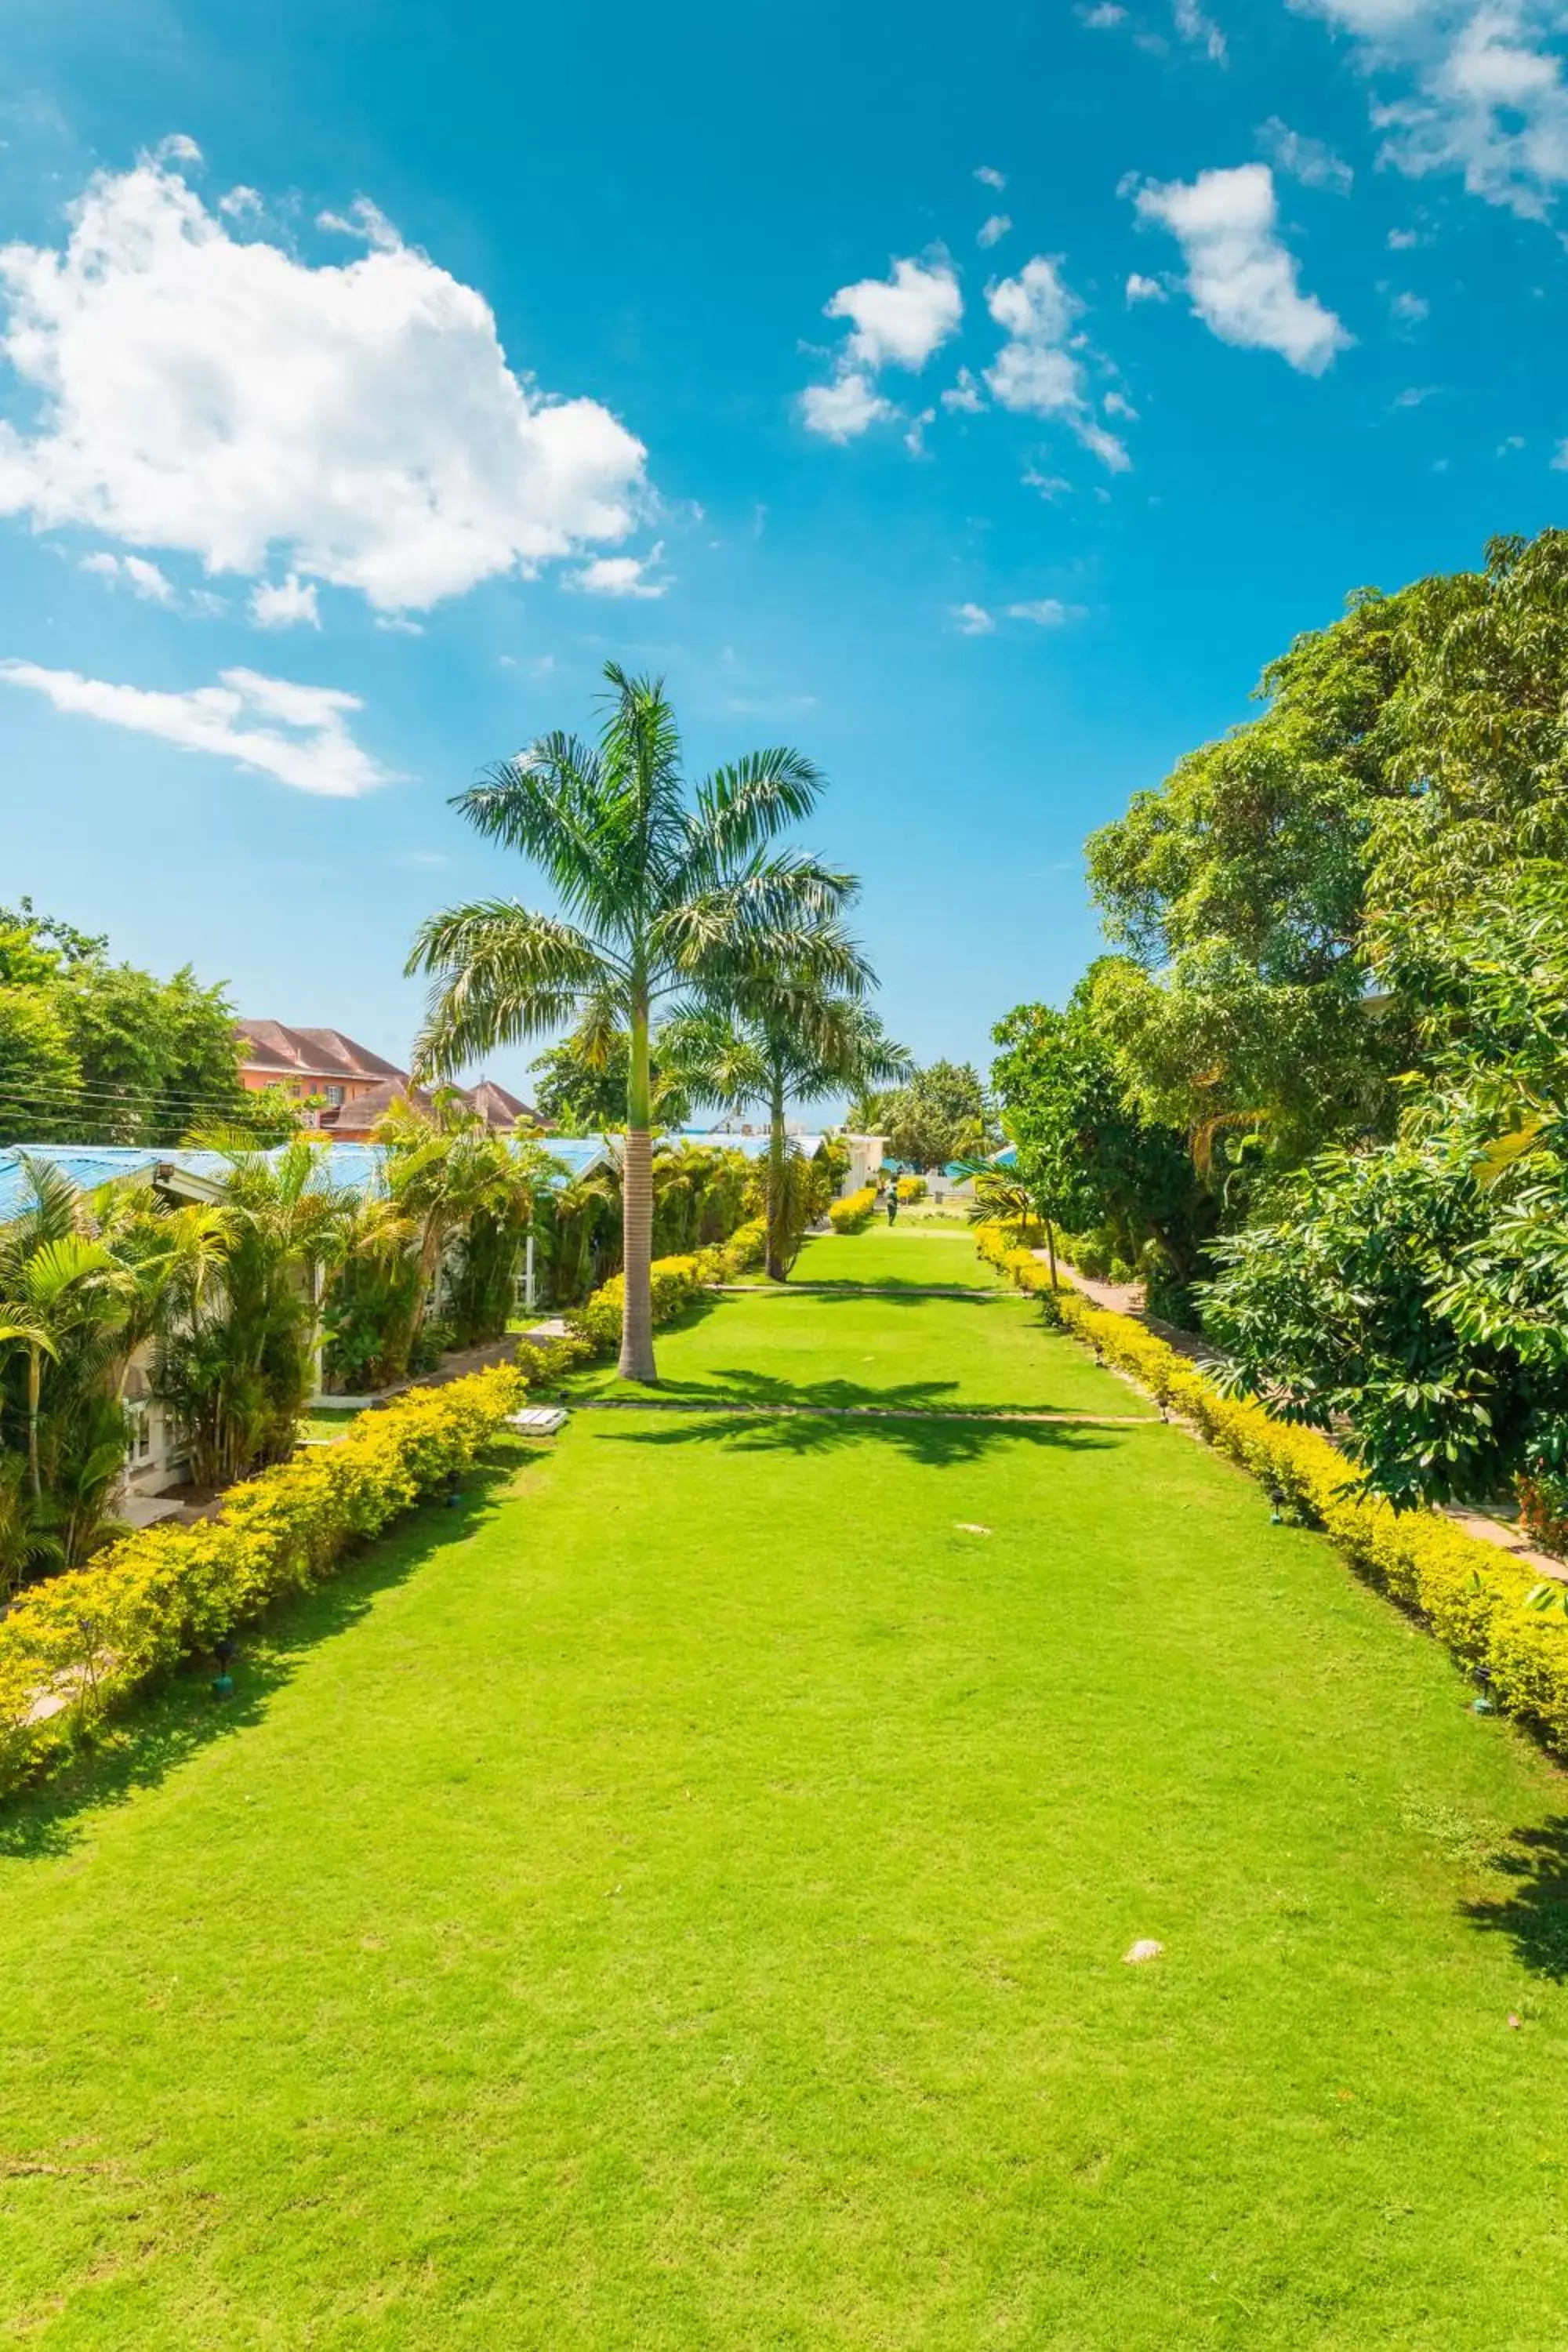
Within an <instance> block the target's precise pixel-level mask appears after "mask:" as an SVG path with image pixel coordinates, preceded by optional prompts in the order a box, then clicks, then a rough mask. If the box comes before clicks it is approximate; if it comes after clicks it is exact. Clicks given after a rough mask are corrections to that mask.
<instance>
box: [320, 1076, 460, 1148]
mask: <svg viewBox="0 0 1568 2352" xmlns="http://www.w3.org/2000/svg"><path fill="white" fill-rule="evenodd" d="M396 1103H406V1104H407V1106H408V1108H409V1109H410V1110H416V1111H422V1112H424V1113H426V1115H427V1114H428V1113H429V1112H431V1111H432V1110H434V1109H435V1108H436V1106H435V1104H434V1103H433V1102H432V1100H431V1098H430V1097H429V1096H428V1095H427V1094H426V1091H425V1089H424V1087H411V1086H410V1085H409V1083H408V1081H407V1079H406V1078H386V1079H384V1080H383V1082H382V1084H381V1085H380V1086H379V1087H371V1088H370V1090H369V1092H368V1093H366V1094H363V1095H355V1096H354V1097H353V1100H352V1101H350V1102H345V1103H340V1104H339V1105H338V1106H337V1108H335V1109H333V1110H324V1111H323V1112H322V1113H321V1129H322V1132H323V1133H331V1134H333V1135H342V1134H345V1133H347V1132H348V1131H349V1130H350V1129H353V1132H354V1133H356V1134H357V1133H358V1132H359V1130H360V1129H362V1128H363V1129H364V1130H365V1132H366V1133H367V1134H368V1133H369V1131H370V1129H372V1128H373V1127H374V1125H375V1122H376V1120H377V1119H378V1118H382V1117H383V1116H384V1114H385V1113H386V1112H387V1111H389V1110H391V1109H392V1108H393V1107H394V1105H395V1104H396Z"/></svg>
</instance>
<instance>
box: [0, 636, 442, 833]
mask: <svg viewBox="0 0 1568 2352" xmlns="http://www.w3.org/2000/svg"><path fill="white" fill-rule="evenodd" d="M0 678H5V679H7V680H8V681H9V682H10V684H12V685H13V686H26V687H31V688H34V689H35V690H36V691H37V693H39V694H44V695H47V697H48V698H49V700H50V701H51V702H52V703H53V704H54V706H55V709H57V710H60V711H66V712H69V713H73V714H79V715H80V716H82V717H84V718H89V719H102V720H103V721H104V722H105V723H106V724H108V725H109V726H111V727H124V728H128V729H130V730H131V731H132V733H134V734H138V735H156V736H159V737H161V738H162V740H163V741H164V742H166V743H176V744H178V745H179V746H180V748H181V749H182V750H183V751H208V752H212V753H214V754H216V757H218V758H219V759H225V760H232V761H235V762H236V764H237V766H239V767H242V768H249V769H253V770H256V771H258V772H259V773H261V774H262V775H268V776H275V777H276V778H277V779H278V781H279V783H284V784H292V785H294V786H295V787H296V788H297V789H298V790H299V791H300V792H302V793H323V794H326V795H328V796H329V797H331V798H333V799H340V800H352V799H353V798H355V797H356V796H357V795H358V794H359V793H368V792H371V791H374V788H375V786H376V785H378V784H388V783H395V782H397V778H396V777H395V775H394V774H393V772H392V771H391V770H390V769H389V768H384V767H383V766H382V764H381V762H380V761H378V760H374V759H373V758H372V757H371V755H370V753H369V752H368V751H362V750H361V748H360V746H359V745H358V744H357V743H356V742H355V741H354V740H353V736H352V735H351V734H350V732H349V730H348V725H347V719H348V714H349V713H350V712H351V711H354V710H360V709H363V703H362V702H361V701H360V699H359V697H358V696H357V695H353V694H342V693H339V692H337V691H336V690H334V689H333V688H330V687H321V686H295V685H292V684H290V682H289V680H288V679H286V678H280V677H261V676H260V675H259V674H258V672H257V671H255V670H251V669H226V670H225V671H223V673H222V675H221V677H220V681H219V683H218V684H217V685H216V686H201V687H195V688H192V689H191V690H190V691H189V692H188V693H184V694H162V693H156V692H153V691H150V690H148V689H147V688H142V687H139V686H111V685H108V684H106V683H105V682H104V681H103V680H101V679H100V678H92V677H79V675H78V674H77V672H76V671H75V670H69V669H42V668H40V667H38V665H37V663H36V662H25V661H0Z"/></svg>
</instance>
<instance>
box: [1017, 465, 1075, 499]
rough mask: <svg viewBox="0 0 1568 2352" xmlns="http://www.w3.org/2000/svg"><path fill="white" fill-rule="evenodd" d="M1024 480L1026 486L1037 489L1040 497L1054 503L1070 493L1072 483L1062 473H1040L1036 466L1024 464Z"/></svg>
mask: <svg viewBox="0 0 1568 2352" xmlns="http://www.w3.org/2000/svg"><path fill="white" fill-rule="evenodd" d="M1024 481H1025V485H1026V488H1029V489H1031V490H1038V492H1039V494H1040V496H1041V498H1043V499H1047V501H1049V502H1050V503H1051V504H1052V505H1054V504H1055V502H1056V500H1057V499H1061V498H1067V497H1069V496H1070V495H1071V491H1072V484H1071V483H1070V482H1069V481H1068V479H1067V478H1066V477H1065V476H1064V475H1062V474H1042V473H1041V472H1040V470H1039V467H1037V466H1026V467H1025V468H1024Z"/></svg>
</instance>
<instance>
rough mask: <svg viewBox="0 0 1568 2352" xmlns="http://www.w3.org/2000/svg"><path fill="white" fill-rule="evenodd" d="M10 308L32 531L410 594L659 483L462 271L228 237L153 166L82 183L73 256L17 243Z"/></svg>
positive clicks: (461, 578)
mask: <svg viewBox="0 0 1568 2352" xmlns="http://www.w3.org/2000/svg"><path fill="white" fill-rule="evenodd" d="M373 210H374V208H366V209H363V210H361V211H359V212H358V213H357V215H356V222H355V224H354V225H355V226H357V230H358V233H359V234H360V235H362V236H369V235H370V233H371V213H372V211H373ZM375 218H376V219H378V220H379V215H375ZM0 306H3V309H4V323H3V326H0V354H3V355H4V357H5V359H6V360H7V361H8V362H9V363H10V366H11V368H12V370H13V371H14V372H15V374H16V377H18V378H19V379H20V380H21V382H22V383H23V384H24V385H26V387H27V388H28V389H29V390H30V391H32V392H33V393H35V394H37V395H39V396H40V399H41V403H42V414H41V416H40V419H39V421H38V422H37V424H36V425H32V426H20V427H18V426H17V425H12V424H5V425H0V512H10V513H26V514H27V515H29V516H30V517H31V518H32V519H33V520H34V522H35V523H36V524H37V525H39V526H47V525H53V524H85V525H88V526H89V527H91V528H93V529H96V530H100V531H101V532H103V533H105V534H106V535H108V536H110V537H112V538H115V539H119V540H121V541H130V542H131V543H132V545H136V546H142V547H158V548H170V549H176V550H181V551H185V552H187V553H190V554H193V555H195V556H198V557H199V558H200V559H201V561H202V562H204V564H205V567H206V569H207V571H208V572H215V573H216V572H242V573H245V572H247V573H250V574H253V575H254V574H257V573H260V572H264V571H265V570H266V569H267V566H268V558H269V555H270V554H271V553H272V552H273V551H281V552H282V553H283V554H284V555H285V556H286V558H287V561H288V562H289V566H290V567H291V568H292V569H293V570H295V571H296V572H299V573H300V575H301V576H303V577H309V578H314V579H317V580H324V581H328V582H331V583H333V584H334V585H336V586H340V587H347V588H355V589H358V590H360V591H361V592H362V593H363V594H364V595H365V596H367V597H368V598H369V599H370V601H371V603H372V604H375V605H376V606H378V607H379V608H380V609H382V610H384V611H397V610H399V609H404V608H408V607H414V608H420V607H424V606H426V605H429V604H435V603H436V602H437V600H438V599H439V598H441V597H444V596H450V595H458V594H461V593H463V592H464V591H465V590H467V589H469V588H471V587H473V586H474V585H475V583H477V582H479V581H480V580H484V579H488V578H490V577H492V576H494V575H495V574H497V573H501V572H511V571H514V570H516V569H517V568H519V567H520V566H521V567H523V568H525V569H526V568H528V567H531V566H532V565H535V564H537V563H539V562H542V561H545V560H547V559H550V558H554V557H561V556H566V555H571V554H574V553H577V552H581V551H584V549H585V547H587V546H590V545H592V544H593V543H594V542H595V541H597V542H601V543H602V542H604V541H611V542H614V541H617V540H620V539H622V538H624V537H625V536H626V533H627V532H628V531H629V530H631V528H632V527H633V524H634V522H635V520H636V518H637V508H638V506H639V503H640V502H641V500H642V499H643V497H644V495H645V489H646V485H645V478H644V460H645V455H646V453H645V451H644V449H643V446H642V445H641V443H640V442H638V441H637V440H636V439H635V438H634V436H632V435H631V434H630V433H628V432H627V431H626V428H625V427H624V426H623V425H620V424H619V423H618V422H617V421H616V418H615V417H614V416H612V415H610V413H609V411H608V410H607V409H605V408H604V407H602V406H601V405H600V404H598V403H597V402H596V401H593V400H586V399H574V400H552V399H549V398H547V397H546V396H545V395H543V394H541V393H540V392H539V391H538V390H537V388H536V387H535V386H534V385H533V384H532V383H531V382H530V381H529V380H528V379H526V378H521V379H520V378H519V377H518V376H517V375H515V374H514V373H512V371H511V370H510V368H509V366H508V364H507V361H506V356H505V354H504V353H503V352H502V350H501V347H500V341H499V340H498V337H497V334H496V325H495V320H494V317H493V315H492V314H491V311H490V310H489V305H488V304H487V303H486V302H485V301H484V299H483V298H482V297H481V296H480V295H479V294H478V293H476V292H475V291H474V289H472V288H471V287H467V286H464V285H462V284H460V283H459V282H458V279H456V278H452V277H450V276H448V274H447V272H446V271H445V270H443V269H440V268H437V267H436V265H435V264H434V263H433V262H431V261H429V260H427V259H426V257H425V256H424V255H423V254H421V253H417V252H415V251H412V250H410V249H409V248H408V247H405V246H402V245H398V244H392V245H384V244H383V245H377V246H373V247H372V249H371V250H369V251H367V252H366V253H364V254H363V255H362V256H361V257H359V258H358V259H357V260H354V261H352V262H350V263H348V264H347V265H346V266H342V267H335V268H320V269H315V268H310V267H309V266H308V265H307V264H306V263H304V262H302V261H300V260H298V259H296V258H295V257H294V256H293V255H292V254H290V253H287V252H284V251H283V250H282V249H281V248H280V247H278V246H275V245H272V244H269V243H268V242H266V241H265V240H264V239H260V238H254V239H251V240H250V241H248V242H237V241H236V240H235V239H234V238H232V237H231V236H230V235H229V233H228V230H227V228H226V226H225V225H224V223H223V221H222V220H221V219H219V218H217V217H216V216H215V215H213V214H211V213H209V212H208V211H207V210H206V208H205V205H203V203H202V201H201V199H200V197H199V196H197V195H196V194H195V193H194V192H193V191H192V190H191V189H190V187H188V186H187V184H186V183H185V181H184V179H183V178H182V177H181V176H180V175H179V174H178V173H175V172H172V171H169V170H166V169H164V168H162V167H161V166H160V165H159V164H158V163H156V162H155V161H153V160H144V161H143V162H142V163H140V164H139V165H138V166H137V167H136V168H135V169H134V170H133V171H130V172H126V173H118V174H116V173H100V174H99V175H98V177H96V178H95V179H94V180H93V181H92V182H91V183H90V184H89V187H88V190H87V192H86V194H85V195H84V196H83V197H82V198H81V199H80V201H79V203H78V204H77V205H76V206H75V207H74V208H73V213H72V218H71V226H70V232H69V236H68V243H67V245H66V247H65V249H64V250H63V251H55V250H53V249H51V248H49V247H32V246H26V245H22V244H13V245H10V246H7V247H4V248H3V249H0Z"/></svg>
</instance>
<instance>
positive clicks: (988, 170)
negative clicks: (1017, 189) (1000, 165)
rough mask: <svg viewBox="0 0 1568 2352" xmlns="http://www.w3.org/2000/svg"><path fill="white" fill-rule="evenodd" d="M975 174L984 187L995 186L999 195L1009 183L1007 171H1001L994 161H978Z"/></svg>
mask: <svg viewBox="0 0 1568 2352" xmlns="http://www.w3.org/2000/svg"><path fill="white" fill-rule="evenodd" d="M974 176H975V178H976V179H977V180H978V181H979V183H980V184H981V186H982V187H983V188H994V189H995V191H996V193H997V194H998V195H1000V194H1001V193H1002V190H1003V189H1004V188H1005V186H1006V184H1007V174H1006V173H1005V172H999V171H998V170H997V169H996V166H995V165H994V163H977V164H976V165H975V167H974Z"/></svg>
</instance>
